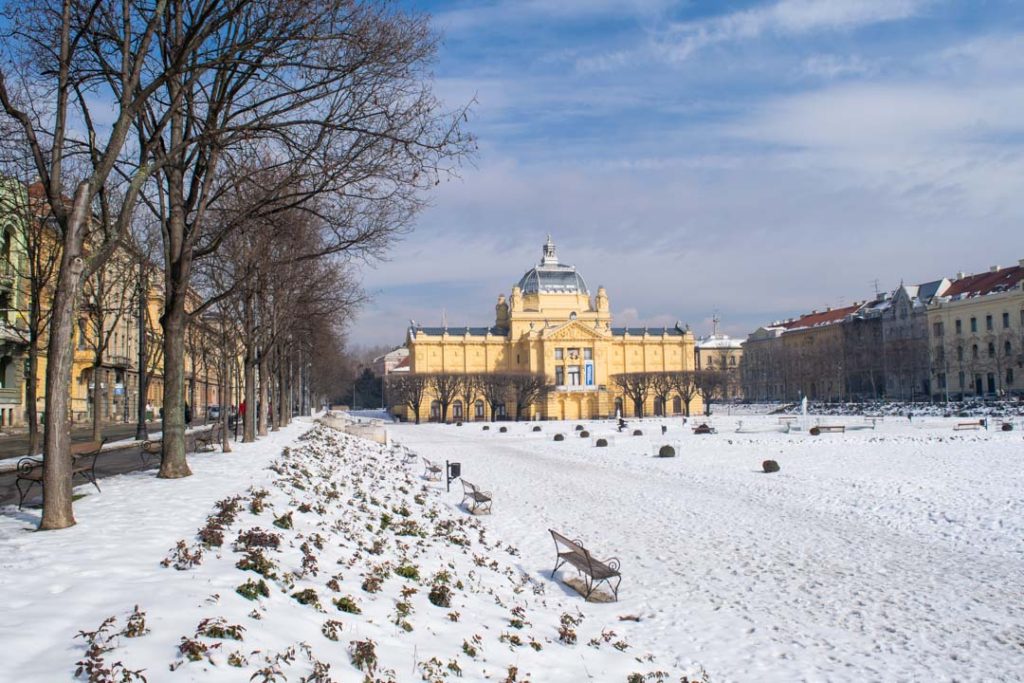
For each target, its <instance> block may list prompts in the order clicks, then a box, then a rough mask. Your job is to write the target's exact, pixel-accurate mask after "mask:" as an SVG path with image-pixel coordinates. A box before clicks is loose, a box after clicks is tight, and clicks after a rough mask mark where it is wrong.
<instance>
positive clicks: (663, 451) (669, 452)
mask: <svg viewBox="0 0 1024 683" xmlns="http://www.w3.org/2000/svg"><path fill="white" fill-rule="evenodd" d="M658 457H659V458H674V457H676V449H674V448H672V447H671V446H667V445H666V446H662V447H661V448H659V449H658Z"/></svg>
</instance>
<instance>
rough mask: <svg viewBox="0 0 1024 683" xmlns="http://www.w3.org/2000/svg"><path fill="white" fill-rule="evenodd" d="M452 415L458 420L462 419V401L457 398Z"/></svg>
mask: <svg viewBox="0 0 1024 683" xmlns="http://www.w3.org/2000/svg"><path fill="white" fill-rule="evenodd" d="M452 417H453V418H455V419H456V420H461V419H462V401H460V400H459V399H455V403H453V404H452Z"/></svg>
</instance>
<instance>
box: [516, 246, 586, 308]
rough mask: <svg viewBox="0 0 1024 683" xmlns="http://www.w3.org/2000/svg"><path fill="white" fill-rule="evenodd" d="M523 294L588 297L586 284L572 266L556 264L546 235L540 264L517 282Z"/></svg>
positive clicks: (552, 248)
mask: <svg viewBox="0 0 1024 683" xmlns="http://www.w3.org/2000/svg"><path fill="white" fill-rule="evenodd" d="M519 289H520V290H522V293H523V294H581V295H583V296H590V292H589V290H588V289H587V282H586V280H584V279H583V276H582V275H580V274H579V273H577V272H576V268H575V267H574V266H568V265H565V264H562V263H559V262H558V256H557V255H556V254H555V245H554V243H553V242H552V241H551V235H548V241H547V242H546V243H545V244H544V257H543V258H542V259H541V261H540V264H539V265H537V266H534V267H533V268H531V269H530V270H528V271H526V274H525V275H523V277H522V278H521V279H520V280H519Z"/></svg>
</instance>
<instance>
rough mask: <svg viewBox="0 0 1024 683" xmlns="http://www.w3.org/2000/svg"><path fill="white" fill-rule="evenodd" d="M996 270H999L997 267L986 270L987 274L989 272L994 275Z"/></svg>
mask: <svg viewBox="0 0 1024 683" xmlns="http://www.w3.org/2000/svg"><path fill="white" fill-rule="evenodd" d="M997 270H999V266H992V267H991V268H989V269H988V272H990V273H994V272H996V271H997Z"/></svg>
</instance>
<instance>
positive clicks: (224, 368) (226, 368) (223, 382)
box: [217, 329, 238, 453]
mask: <svg viewBox="0 0 1024 683" xmlns="http://www.w3.org/2000/svg"><path fill="white" fill-rule="evenodd" d="M225 336H226V335H224V334H223V329H222V331H221V367H220V389H218V391H217V393H218V394H219V395H220V424H221V430H220V449H221V451H222V452H224V453H230V452H231V441H230V439H228V412H229V406H230V405H231V394H230V392H231V374H230V372H231V370H230V368H231V365H230V364H229V363H228V354H227V342H226V340H225V339H224V337H225ZM237 419H238V416H237V415H235V420H237Z"/></svg>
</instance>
